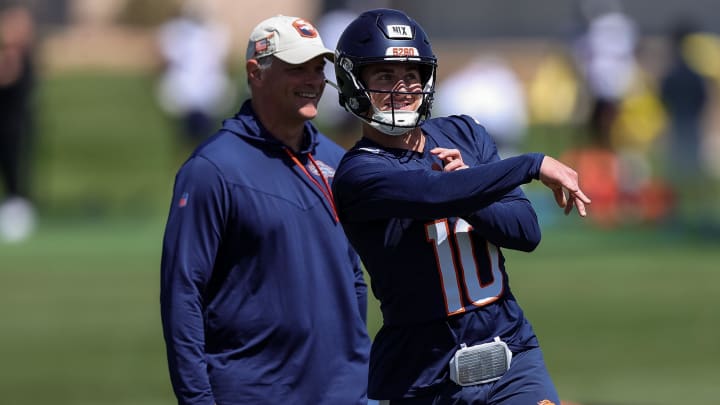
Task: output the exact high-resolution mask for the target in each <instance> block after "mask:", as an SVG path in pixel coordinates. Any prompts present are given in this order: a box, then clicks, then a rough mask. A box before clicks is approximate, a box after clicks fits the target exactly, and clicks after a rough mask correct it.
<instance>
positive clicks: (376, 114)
mask: <svg viewBox="0 0 720 405" xmlns="http://www.w3.org/2000/svg"><path fill="white" fill-rule="evenodd" d="M384 62H403V63H405V62H407V63H412V64H416V65H417V66H418V67H419V70H420V78H421V81H422V86H423V89H422V92H421V93H418V92H406V91H405V92H401V91H378V90H373V89H368V88H366V86H365V84H364V83H363V82H362V80H361V78H360V77H361V76H360V73H361V70H362V69H363V67H364V66H366V65H369V64H376V63H384ZM436 70H437V58H436V57H435V54H434V53H433V50H432V47H431V46H430V40H429V39H428V37H427V35H426V34H425V31H424V30H423V29H422V27H421V26H420V24H418V23H417V22H415V20H413V19H412V18H410V17H408V16H407V15H406V14H405V13H403V12H401V11H397V10H391V9H376V10H370V11H366V12H364V13H362V14H361V15H360V16H358V17H357V18H356V19H355V20H354V21H353V22H351V23H350V25H348V26H347V28H346V29H345V31H343V33H342V35H341V36H340V39H339V40H338V43H337V49H336V50H335V76H336V78H337V89H338V94H339V96H340V99H339V101H340V105H341V106H343V107H344V108H345V109H346V110H348V111H350V112H351V113H353V114H354V115H355V116H357V117H358V118H360V119H362V120H363V121H365V122H367V123H369V124H370V125H371V126H373V127H374V128H376V129H378V130H379V131H381V132H383V133H386V134H388V135H402V134H405V133H407V132H408V131H409V130H411V129H412V128H415V127H417V126H419V125H420V124H422V123H423V121H425V120H426V119H427V118H428V117H429V116H430V109H431V107H432V102H433V93H434V92H435V72H436ZM371 93H390V94H391V96H401V95H406V94H413V95H421V96H422V102H421V104H420V107H418V109H417V110H416V111H404V110H402V111H401V110H398V111H395V109H394V108H392V109H391V110H390V111H380V110H379V109H378V108H376V107H375V106H374V105H372V102H371V100H370V94H371Z"/></svg>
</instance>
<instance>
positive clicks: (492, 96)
mask: <svg viewBox="0 0 720 405" xmlns="http://www.w3.org/2000/svg"><path fill="white" fill-rule="evenodd" d="M715 3H716V2H715V1H712V0H666V1H663V2H657V1H652V0H632V1H630V0H628V1H624V2H623V1H615V0H545V1H543V2H542V3H541V4H540V3H537V2H533V1H530V0H505V1H502V2H498V1H491V0H453V1H450V2H438V1H430V0H427V1H425V0H413V1H409V0H407V1H399V0H398V1H390V0H387V1H354V0H325V1H323V0H264V1H259V0H245V1H243V2H238V1H233V0H206V1H184V0H154V1H152V2H148V1H141V0H26V1H19V0H15V1H13V0H0V36H1V38H0V40H1V41H0V45H1V48H0V159H2V161H0V179H1V180H2V182H0V184H1V186H0V359H2V360H0V393H2V394H1V395H2V398H3V399H2V401H0V402H2V403H3V404H46V403H53V404H88V405H89V404H148V405H150V404H153V405H154V404H171V403H174V402H175V401H174V397H173V395H172V391H171V388H170V383H169V378H168V373H167V367H166V363H165V353H164V343H163V340H162V332H161V328H160V319H159V298H158V296H159V263H160V249H161V243H162V234H163V230H164V222H165V215H166V214H167V209H168V207H169V200H170V196H171V191H172V183H173V179H174V175H175V172H176V170H177V169H178V168H179V166H180V164H181V163H182V162H183V161H184V159H185V158H186V157H187V155H188V153H189V152H190V151H191V150H192V148H193V147H194V145H196V144H197V143H198V142H200V141H201V140H202V139H203V138H204V137H206V136H208V135H209V134H211V133H212V132H213V131H214V130H215V129H216V128H217V127H218V126H219V124H220V120H221V119H222V118H223V117H224V116H227V115H230V114H232V113H234V111H235V110H236V109H238V107H239V105H240V102H241V101H242V100H243V99H244V98H245V97H247V93H246V89H245V76H244V66H243V64H244V60H243V58H244V52H245V46H246V41H247V37H248V35H249V33H250V31H251V30H252V28H253V27H254V26H255V25H256V24H257V23H258V22H259V21H261V20H263V19H265V18H267V17H268V16H272V15H274V14H286V15H296V16H301V17H304V18H307V19H309V20H310V21H312V22H314V23H315V25H316V26H317V27H318V28H319V30H320V32H321V35H322V36H323V38H324V40H325V43H326V45H327V46H328V47H334V45H335V41H336V40H337V37H338V35H339V33H340V32H341V31H342V29H343V28H344V26H345V24H346V23H347V22H348V21H349V20H351V19H352V18H354V16H356V15H357V14H358V13H359V12H362V11H363V10H364V9H368V8H374V7H391V8H398V9H402V10H404V11H406V12H407V13H408V14H409V15H411V16H412V17H414V18H415V19H416V20H417V21H418V22H419V23H420V24H421V25H422V26H423V27H424V28H425V30H426V31H427V33H428V34H429V36H430V38H431V40H432V43H433V48H434V50H435V52H436V54H437V56H438V58H439V69H438V86H437V89H436V99H435V105H434V109H433V112H434V115H436V116H440V115H447V114H455V113H466V114H470V115H472V116H474V117H476V118H477V119H478V120H479V121H480V122H481V123H483V124H484V125H485V126H486V127H487V129H488V130H489V132H490V133H491V134H492V135H493V136H494V137H495V138H496V142H497V144H498V147H499V149H500V152H501V154H502V155H503V156H505V157H508V156H512V155H514V154H517V153H524V152H528V151H541V152H545V153H547V154H549V155H551V156H554V157H558V158H561V159H563V160H565V161H567V162H568V163H571V164H572V165H573V166H574V167H575V168H576V169H578V171H579V172H580V175H581V184H582V186H583V188H584V189H585V191H586V193H587V194H588V195H589V196H590V197H591V198H592V199H593V204H592V206H591V207H590V213H589V217H588V218H587V219H584V220H581V219H579V218H578V217H576V216H574V215H573V216H569V217H564V216H563V215H562V214H561V213H560V211H558V210H557V209H556V208H555V207H554V206H553V204H554V203H553V201H552V199H551V195H550V194H549V193H548V192H546V190H545V189H544V188H543V187H542V186H538V185H535V184H530V185H527V186H526V188H525V190H526V192H527V194H528V196H529V197H530V198H531V200H532V201H533V203H534V205H535V207H536V210H537V211H538V214H539V217H540V221H541V225H542V227H543V232H544V234H543V236H544V238H543V242H542V244H541V245H540V247H539V248H538V249H537V250H536V251H535V252H533V253H532V254H529V255H528V254H525V253H519V252H512V251H506V252H505V255H506V259H507V267H508V271H509V273H510V275H511V279H512V286H513V290H514V292H515V294H516V295H517V296H518V298H519V299H520V302H521V303H522V305H523V306H524V308H525V310H526V313H527V315H528V317H529V318H530V320H531V321H532V322H533V324H534V326H535V329H536V332H537V334H538V336H539V338H540V341H541V343H542V344H543V347H544V350H545V356H546V360H547V362H548V365H549V367H550V369H551V372H552V374H553V376H554V378H555V380H556V384H557V386H558V388H559V391H560V394H561V397H562V398H564V399H565V400H567V401H573V402H576V403H579V404H583V405H630V404H639V405H643V404H648V405H649V404H675V403H697V404H710V403H715V402H716V401H717V398H718V397H720V387H718V384H717V381H720V371H719V370H720V369H719V368H718V367H717V363H718V361H720V348H719V347H718V344H717V342H720V322H719V321H720V317H719V316H718V315H717V311H718V309H719V308H720V273H719V272H718V270H717V264H713V263H718V261H720V249H719V248H720V122H719V121H718V120H720V114H718V112H720V110H719V109H720V106H719V105H718V94H719V90H720V87H719V86H720V37H718V34H719V33H720V26H719V25H718V22H717V21H720V8H718V7H717V6H716V4H715ZM327 74H328V78H329V79H330V80H333V79H334V75H333V73H332V70H330V69H328V73H327ZM198 84H199V85H200V86H197V85H198ZM316 124H317V125H318V126H319V127H320V128H321V129H322V130H324V131H325V132H326V133H327V134H328V135H330V136H331V137H333V138H334V139H335V140H337V141H338V142H339V143H341V144H343V145H344V146H346V147H348V146H350V145H352V143H353V142H354V141H355V139H356V138H357V136H358V134H359V128H358V126H357V123H356V120H353V119H348V114H347V113H345V112H344V111H342V110H340V108H339V106H338V105H337V94H336V93H335V91H334V89H332V88H331V87H330V86H328V87H327V88H326V92H325V95H324V96H323V100H322V106H321V111H320V116H319V117H318V118H317V120H316ZM370 307H371V308H370V315H369V318H370V319H369V322H368V327H369V329H370V332H371V334H372V335H374V333H375V332H376V331H377V329H378V328H379V325H380V319H379V313H378V310H377V305H376V303H375V302H374V301H373V302H371V306H370Z"/></svg>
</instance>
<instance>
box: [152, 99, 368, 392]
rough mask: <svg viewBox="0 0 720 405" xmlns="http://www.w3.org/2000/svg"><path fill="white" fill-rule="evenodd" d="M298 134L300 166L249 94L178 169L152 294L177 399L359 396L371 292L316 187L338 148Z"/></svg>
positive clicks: (330, 171)
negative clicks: (157, 292) (156, 290)
mask: <svg viewBox="0 0 720 405" xmlns="http://www.w3.org/2000/svg"><path fill="white" fill-rule="evenodd" d="M305 132H306V142H305V143H304V146H303V148H304V150H303V151H302V152H301V153H298V154H297V155H295V158H296V159H297V163H296V162H295V161H294V160H293V158H292V154H291V153H289V151H288V150H286V149H285V147H284V146H283V145H282V144H281V143H279V142H278V141H276V140H275V139H274V138H272V137H271V136H270V135H269V134H268V133H267V132H266V130H265V129H263V128H262V126H261V125H260V123H259V122H258V121H257V120H256V117H255V115H254V113H253V111H252V108H251V106H250V104H249V102H246V103H245V105H244V106H243V108H242V109H241V111H240V113H239V114H237V115H236V116H235V117H234V118H232V119H229V120H226V121H225V122H224V125H223V128H222V129H221V130H220V131H219V132H218V133H217V134H215V135H214V136H213V137H211V138H210V139H209V140H208V141H207V142H205V143H204V144H203V145H201V146H200V147H199V148H198V150H197V151H196V152H195V153H194V154H193V155H192V156H191V157H190V158H189V160H188V161H187V162H186V163H185V164H184V165H183V167H182V168H181V169H180V171H179V172H178V174H177V177H176V181H175V187H174V193H173V203H172V207H171V209H170V214H169V217H168V222H167V228H166V230H165V238H164V244H163V255H162V278H161V297H160V298H161V310H162V322H163V331H164V335H165V340H166V345H167V354H168V362H169V366H170V374H171V379H172V383H173V387H174V390H175V393H176V395H177V396H178V399H179V403H181V404H213V403H214V402H215V403H218V404H221V403H222V404H266V403H267V404H280V403H287V404H290V403H313V404H333V405H334V404H361V403H362V404H364V403H365V402H366V387H367V372H368V369H367V361H368V354H369V349H370V339H369V338H368V336H367V331H366V324H365V313H366V305H367V304H366V303H367V301H366V300H367V296H366V286H365V283H364V281H363V274H362V268H361V267H360V262H359V259H358V258H357V254H356V253H355V251H354V250H353V249H352V248H351V246H350V244H349V243H348V241H347V238H346V237H345V235H344V233H343V230H342V226H341V225H340V223H339V222H338V221H337V220H336V215H335V212H334V208H333V204H332V200H331V199H330V195H329V194H330V192H329V189H326V190H325V191H323V188H322V187H321V186H322V185H323V184H324V181H323V177H324V178H325V179H326V180H329V181H330V182H331V181H332V178H333V175H334V168H335V167H336V166H337V164H338V162H339V160H340V158H341V157H342V154H343V153H344V151H343V150H342V148H340V147H339V146H338V145H336V144H334V143H332V142H331V141H330V140H329V139H327V138H326V137H324V136H323V135H322V134H320V133H318V132H317V130H316V129H315V128H314V127H313V126H312V125H311V124H310V123H307V124H306V127H305ZM320 173H322V176H320Z"/></svg>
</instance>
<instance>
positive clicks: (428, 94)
mask: <svg viewBox="0 0 720 405" xmlns="http://www.w3.org/2000/svg"><path fill="white" fill-rule="evenodd" d="M382 62H403V63H416V62H415V61H392V60H384V61H382ZM382 62H380V63H382ZM367 64H371V63H367ZM348 65H349V66H348ZM418 66H419V70H420V71H421V82H422V84H421V85H422V89H418V90H415V91H412V90H399V89H393V90H375V89H369V88H367V86H366V85H365V84H364V83H363V82H362V81H361V80H359V78H358V76H359V74H358V72H359V70H360V69H361V67H359V66H354V69H353V68H352V63H349V64H346V65H345V67H350V69H349V70H346V75H347V77H349V78H351V80H352V81H353V86H354V87H355V88H356V89H357V90H356V92H355V96H354V97H349V98H347V100H346V101H347V102H346V108H347V109H348V110H349V111H350V112H352V113H353V114H354V115H355V116H356V117H358V118H360V119H361V120H363V121H365V122H367V123H368V124H369V125H370V126H371V127H373V128H375V129H377V130H378V131H380V132H382V133H384V134H387V135H392V136H399V135H404V134H406V133H407V132H408V131H410V130H411V129H413V128H416V127H419V126H420V125H421V124H422V123H423V122H424V121H425V120H426V119H427V118H428V117H429V116H430V109H431V107H432V102H433V97H434V92H435V66H430V65H422V64H419V63H418ZM383 94H386V95H389V97H390V100H389V101H390V102H389V104H390V106H391V107H390V109H389V110H383V109H381V108H379V107H378V106H376V105H375V103H373V101H372V100H373V99H378V97H377V95H383ZM407 96H412V97H420V98H421V100H420V103H419V105H418V106H417V108H415V109H414V110H402V109H396V108H395V106H396V105H399V104H402V103H401V101H400V100H402V99H405V98H406V97H407Z"/></svg>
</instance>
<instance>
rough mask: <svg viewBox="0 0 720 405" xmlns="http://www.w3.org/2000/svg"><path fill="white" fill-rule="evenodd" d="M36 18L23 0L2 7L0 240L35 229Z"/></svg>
mask: <svg viewBox="0 0 720 405" xmlns="http://www.w3.org/2000/svg"><path fill="white" fill-rule="evenodd" d="M34 36H35V29H34V21H33V15H32V11H31V10H30V9H29V8H28V7H27V6H26V5H24V4H23V3H17V4H12V5H9V6H6V7H3V8H2V9H1V10H0V177H2V183H3V185H4V194H0V240H4V241H7V242H19V241H22V240H24V239H26V238H27V237H29V236H30V235H31V234H32V232H33V230H34V229H35V222H36V213H35V207H34V204H33V202H32V199H31V190H30V188H31V186H30V179H31V175H30V169H31V167H30V166H31V164H30V161H31V158H32V153H31V152H32V145H33V137H34V124H35V122H34V121H35V114H34V108H35V106H34V102H33V92H34V88H35V66H34V61H33V57H34V55H33V52H34V49H33V48H34Z"/></svg>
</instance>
